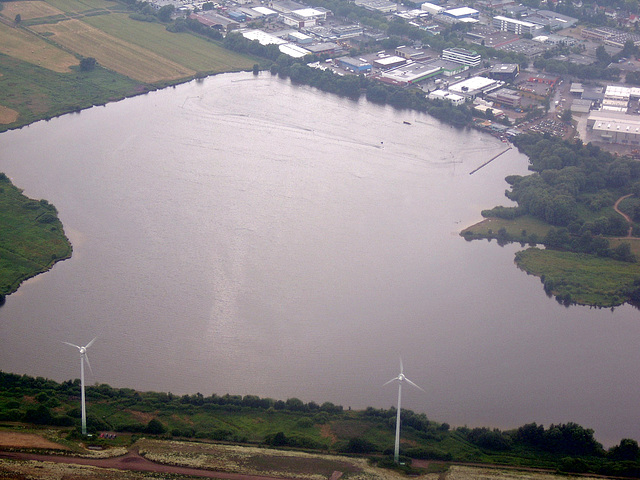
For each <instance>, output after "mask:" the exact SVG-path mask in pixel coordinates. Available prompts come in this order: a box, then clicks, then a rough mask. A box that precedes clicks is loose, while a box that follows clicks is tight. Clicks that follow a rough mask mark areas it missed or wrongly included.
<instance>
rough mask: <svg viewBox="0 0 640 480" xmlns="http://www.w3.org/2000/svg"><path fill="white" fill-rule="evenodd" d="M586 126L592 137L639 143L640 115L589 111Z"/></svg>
mask: <svg viewBox="0 0 640 480" xmlns="http://www.w3.org/2000/svg"><path fill="white" fill-rule="evenodd" d="M587 128H589V129H591V132H592V134H593V139H594V140H598V141H602V142H608V143H620V144H626V145H640V117H638V116H632V115H627V114H625V113H620V112H604V111H596V112H591V113H590V114H589V117H588V118H587Z"/></svg>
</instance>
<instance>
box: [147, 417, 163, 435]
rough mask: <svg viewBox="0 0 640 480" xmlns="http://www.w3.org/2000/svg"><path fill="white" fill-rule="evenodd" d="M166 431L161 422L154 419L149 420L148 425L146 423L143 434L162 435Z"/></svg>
mask: <svg viewBox="0 0 640 480" xmlns="http://www.w3.org/2000/svg"><path fill="white" fill-rule="evenodd" d="M166 431H167V429H166V427H165V426H164V425H163V424H162V422H160V420H157V419H155V418H153V419H151V420H149V423H147V426H146V427H145V429H144V433H149V434H151V435H162V434H163V433H165V432H166Z"/></svg>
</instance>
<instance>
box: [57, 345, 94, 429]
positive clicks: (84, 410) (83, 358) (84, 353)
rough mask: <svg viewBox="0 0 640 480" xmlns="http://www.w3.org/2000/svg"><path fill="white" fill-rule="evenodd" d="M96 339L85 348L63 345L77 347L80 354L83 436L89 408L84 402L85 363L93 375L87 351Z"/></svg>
mask: <svg viewBox="0 0 640 480" xmlns="http://www.w3.org/2000/svg"><path fill="white" fill-rule="evenodd" d="M96 338H98V337H95V338H94V339H93V340H91V341H90V342H89V343H87V344H86V345H85V346H84V347H80V346H78V345H74V344H73V343H69V342H62V343H66V344H67V345H71V346H72V347H76V348H77V349H78V351H79V352H80V403H81V407H82V435H86V434H87V408H86V406H85V401H84V362H87V365H88V367H89V370H90V371H91V373H92V374H93V370H91V364H90V363H89V357H88V356H87V349H88V348H89V347H90V346H91V345H93V342H95V341H96Z"/></svg>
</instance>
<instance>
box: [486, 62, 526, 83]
mask: <svg viewBox="0 0 640 480" xmlns="http://www.w3.org/2000/svg"><path fill="white" fill-rule="evenodd" d="M519 73H520V65H518V64H517V63H498V64H496V65H494V66H493V68H491V70H490V71H489V76H490V77H491V78H495V79H496V80H502V81H503V82H513V81H514V80H515V79H516V77H517V76H518V74H519Z"/></svg>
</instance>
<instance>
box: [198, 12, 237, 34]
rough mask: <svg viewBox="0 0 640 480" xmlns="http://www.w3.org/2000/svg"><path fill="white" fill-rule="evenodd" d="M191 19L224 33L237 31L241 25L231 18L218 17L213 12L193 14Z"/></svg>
mask: <svg viewBox="0 0 640 480" xmlns="http://www.w3.org/2000/svg"><path fill="white" fill-rule="evenodd" d="M189 18H190V19H192V20H197V21H198V22H200V23H201V24H202V25H204V26H206V27H209V28H213V29H215V30H219V31H221V32H223V33H228V32H230V31H231V30H235V29H236V28H239V27H240V24H239V23H238V22H236V21H235V20H232V19H230V18H229V17H223V16H222V15H218V14H217V13H215V12H212V11H207V12H199V13H192V14H191V15H189Z"/></svg>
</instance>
